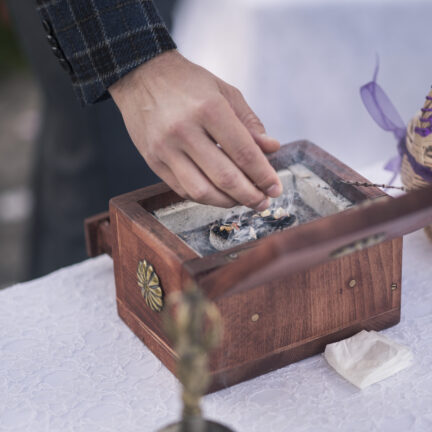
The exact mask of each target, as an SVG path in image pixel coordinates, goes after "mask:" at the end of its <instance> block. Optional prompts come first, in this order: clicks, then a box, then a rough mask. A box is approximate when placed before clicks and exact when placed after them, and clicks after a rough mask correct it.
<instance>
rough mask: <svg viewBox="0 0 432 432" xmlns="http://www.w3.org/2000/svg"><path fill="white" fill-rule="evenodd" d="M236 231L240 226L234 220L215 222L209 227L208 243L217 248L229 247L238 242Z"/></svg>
mask: <svg viewBox="0 0 432 432" xmlns="http://www.w3.org/2000/svg"><path fill="white" fill-rule="evenodd" d="M238 231H240V227H239V226H238V224H237V223H235V222H226V223H221V222H216V223H214V224H213V225H212V226H211V227H210V236H209V239H210V244H211V245H212V246H213V247H214V248H215V249H217V250H225V249H229V248H231V247H233V246H235V244H237V243H239V239H238V238H237V236H236V233H237V232H238Z"/></svg>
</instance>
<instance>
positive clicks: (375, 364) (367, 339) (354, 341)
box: [324, 330, 413, 389]
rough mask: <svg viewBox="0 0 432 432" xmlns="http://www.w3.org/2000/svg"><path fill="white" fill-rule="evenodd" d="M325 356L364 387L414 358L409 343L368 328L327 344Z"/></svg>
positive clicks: (346, 376)
mask: <svg viewBox="0 0 432 432" xmlns="http://www.w3.org/2000/svg"><path fill="white" fill-rule="evenodd" d="M324 357H325V358H326V360H327V362H328V363H329V364H330V366H332V367H333V368H334V369H335V370H336V372H338V373H339V374H340V375H342V376H343V377H344V378H345V379H346V380H348V381H349V382H350V383H352V384H354V385H355V386H357V387H358V388H360V389H364V388H365V387H367V386H369V385H371V384H374V383H376V382H378V381H381V380H383V379H385V378H388V377H389V376H392V375H394V374H396V373H397V372H400V371H401V370H403V369H405V368H407V367H409V366H410V365H411V363H412V361H413V354H412V352H411V351H410V349H409V348H408V347H406V346H403V345H400V344H398V343H396V342H393V341H392V340H390V339H388V338H386V337H385V336H383V335H381V334H379V333H377V332H375V331H369V332H368V331H366V330H363V331H361V332H360V333H357V334H356V335H354V336H352V337H350V338H348V339H345V340H342V341H340V342H336V343H332V344H330V345H327V346H326V349H325V352H324Z"/></svg>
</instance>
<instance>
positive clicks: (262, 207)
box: [255, 198, 270, 212]
mask: <svg viewBox="0 0 432 432" xmlns="http://www.w3.org/2000/svg"><path fill="white" fill-rule="evenodd" d="M269 207H270V199H269V198H266V199H264V200H263V201H261V202H260V203H259V204H258V205H257V206H256V207H255V210H256V211H258V212H261V211H264V210H265V209H267V208H269Z"/></svg>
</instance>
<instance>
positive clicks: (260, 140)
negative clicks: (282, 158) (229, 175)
mask: <svg viewBox="0 0 432 432" xmlns="http://www.w3.org/2000/svg"><path fill="white" fill-rule="evenodd" d="M255 140H256V142H257V144H258V145H259V146H260V147H261V150H262V151H263V152H264V153H274V152H277V151H278V150H279V149H280V148H281V144H280V142H279V141H278V140H277V139H276V138H273V137H271V136H269V135H267V134H266V133H261V134H258V135H257V136H256V138H255Z"/></svg>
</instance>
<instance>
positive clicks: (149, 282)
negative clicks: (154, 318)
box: [137, 260, 164, 312]
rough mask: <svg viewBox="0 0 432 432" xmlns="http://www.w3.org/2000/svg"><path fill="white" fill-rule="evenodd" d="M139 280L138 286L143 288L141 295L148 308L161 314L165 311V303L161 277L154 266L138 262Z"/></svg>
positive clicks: (145, 262) (144, 261)
mask: <svg viewBox="0 0 432 432" xmlns="http://www.w3.org/2000/svg"><path fill="white" fill-rule="evenodd" d="M137 278H138V286H139V287H140V288H141V295H142V296H143V297H144V300H145V302H146V304H147V306H148V307H149V308H150V309H151V310H153V311H155V312H160V311H161V310H162V309H163V305H164V302H163V291H162V288H161V286H160V282H159V276H158V275H157V274H156V272H155V270H154V268H153V266H152V265H151V264H150V263H148V262H147V261H146V260H143V261H139V262H138V269H137Z"/></svg>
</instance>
